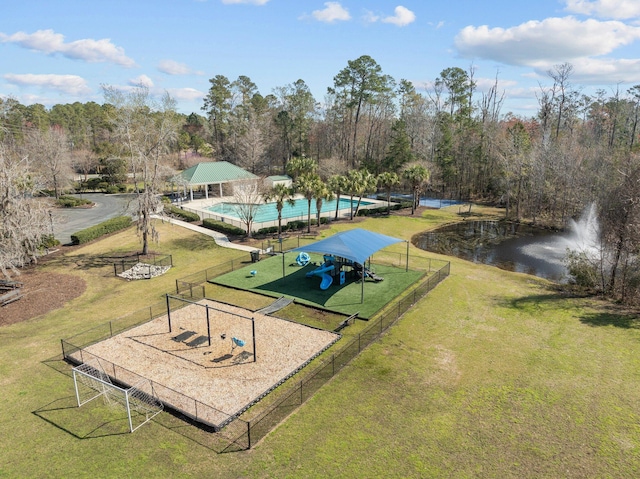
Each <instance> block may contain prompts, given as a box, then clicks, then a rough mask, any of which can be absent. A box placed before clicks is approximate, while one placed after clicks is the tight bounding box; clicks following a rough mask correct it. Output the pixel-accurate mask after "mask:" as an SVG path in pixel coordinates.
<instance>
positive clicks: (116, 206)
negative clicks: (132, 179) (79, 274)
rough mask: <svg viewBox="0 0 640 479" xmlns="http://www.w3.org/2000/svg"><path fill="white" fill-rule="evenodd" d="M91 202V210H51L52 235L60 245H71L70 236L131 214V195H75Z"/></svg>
mask: <svg viewBox="0 0 640 479" xmlns="http://www.w3.org/2000/svg"><path fill="white" fill-rule="evenodd" d="M75 196H78V197H82V198H86V199H88V200H91V201H93V202H94V203H95V204H96V205H95V206H94V207H93V208H86V209H85V208H55V209H54V210H52V219H53V235H54V236H55V238H56V239H57V240H59V241H60V243H62V244H69V243H71V235H72V234H73V233H75V232H76V231H80V230H82V229H84V228H88V227H89V226H94V225H97V224H99V223H102V222H103V221H106V220H108V219H110V218H114V217H116V216H121V215H124V214H131V212H132V206H133V205H130V204H129V203H130V202H131V200H133V195H105V194H103V193H85V194H83V195H75Z"/></svg>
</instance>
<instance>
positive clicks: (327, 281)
mask: <svg viewBox="0 0 640 479" xmlns="http://www.w3.org/2000/svg"><path fill="white" fill-rule="evenodd" d="M321 278H322V281H321V282H320V289H321V290H323V291H324V290H325V289H329V286H331V283H333V276H331V275H330V274H327V273H323V274H322V276H321Z"/></svg>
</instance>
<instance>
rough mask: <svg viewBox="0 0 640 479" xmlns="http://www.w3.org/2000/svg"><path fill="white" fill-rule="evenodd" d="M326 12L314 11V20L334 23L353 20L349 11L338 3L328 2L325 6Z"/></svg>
mask: <svg viewBox="0 0 640 479" xmlns="http://www.w3.org/2000/svg"><path fill="white" fill-rule="evenodd" d="M324 6H325V8H324V10H314V11H313V13H312V15H313V18H315V19H316V20H318V21H319V22H326V23H333V22H335V21H338V20H339V21H347V20H351V15H349V10H347V9H346V8H344V7H343V6H342V5H340V3H338V2H326V3H325V4H324Z"/></svg>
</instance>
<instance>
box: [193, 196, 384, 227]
mask: <svg viewBox="0 0 640 479" xmlns="http://www.w3.org/2000/svg"><path fill="white" fill-rule="evenodd" d="M357 204H358V200H357V199H354V200H353V203H351V200H350V199H349V198H340V204H339V206H338V209H339V210H344V209H347V210H348V209H349V208H350V207H351V206H353V207H354V208H355V206H356V205H357ZM372 204H374V203H373V202H372V201H367V200H365V199H363V200H362V201H361V202H360V206H361V207H363V206H368V205H372ZM308 209H309V207H308V203H307V200H306V199H305V198H298V199H296V200H295V203H294V204H293V205H290V204H289V203H285V204H284V207H283V208H282V219H291V218H300V219H305V220H306V219H307V212H308ZM206 210H207V211H211V212H212V213H217V214H220V215H226V216H230V217H232V218H236V219H240V215H238V203H218V204H217V205H213V206H209V207H208V208H206ZM335 210H336V200H331V201H323V202H322V207H321V208H320V213H328V212H334V211H335ZM317 211H318V210H317V209H316V201H315V200H312V201H311V218H315V215H317ZM253 221H254V223H265V222H268V221H278V209H277V208H276V204H275V203H264V204H263V205H261V206H260V207H259V208H258V212H257V214H256V216H255V218H254V220H253Z"/></svg>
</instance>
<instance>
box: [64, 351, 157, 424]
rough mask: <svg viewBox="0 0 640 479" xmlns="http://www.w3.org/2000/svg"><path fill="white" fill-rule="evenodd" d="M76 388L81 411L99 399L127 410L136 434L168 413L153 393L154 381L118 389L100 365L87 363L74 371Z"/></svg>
mask: <svg viewBox="0 0 640 479" xmlns="http://www.w3.org/2000/svg"><path fill="white" fill-rule="evenodd" d="M73 384H74V387H75V390H76V399H77V401H78V407H81V406H82V405H84V404H87V403H88V402H91V401H93V400H94V399H97V398H99V397H102V398H103V399H104V402H105V404H108V405H111V406H115V407H123V408H124V409H125V410H126V413H127V419H128V421H129V431H130V432H133V431H135V430H136V429H138V428H139V427H140V426H142V425H143V424H145V423H147V422H148V421H150V420H151V419H153V418H154V417H155V416H156V415H158V414H159V413H160V412H162V410H163V409H164V406H163V404H162V402H161V401H160V400H159V399H158V397H157V396H156V395H155V394H154V392H153V385H152V384H151V382H150V381H148V380H146V379H142V380H141V381H140V382H139V383H138V384H136V385H134V386H133V387H130V388H128V389H127V388H122V387H120V386H116V385H115V384H113V382H112V381H111V378H110V377H109V375H108V374H106V373H105V372H104V370H103V369H102V368H101V366H100V364H99V363H95V364H87V363H83V364H81V365H79V366H76V367H75V368H73Z"/></svg>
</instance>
